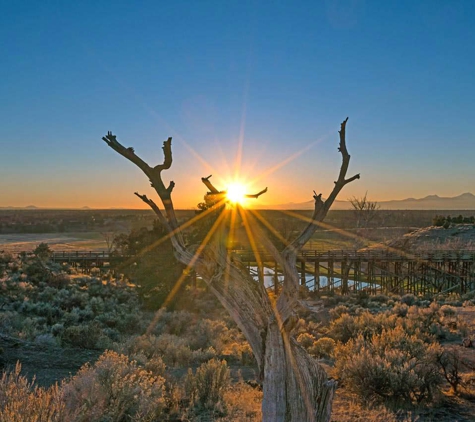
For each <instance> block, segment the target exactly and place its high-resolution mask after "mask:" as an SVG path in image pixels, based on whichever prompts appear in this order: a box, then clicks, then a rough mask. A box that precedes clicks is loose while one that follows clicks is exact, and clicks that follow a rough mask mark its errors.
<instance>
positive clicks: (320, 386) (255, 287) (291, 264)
mask: <svg viewBox="0 0 475 422" xmlns="http://www.w3.org/2000/svg"><path fill="white" fill-rule="evenodd" d="M347 120H348V119H346V120H345V121H344V122H343V123H342V124H341V130H340V132H339V133H340V144H339V148H338V149H339V151H340V153H341V155H342V165H341V168H340V173H339V176H338V179H337V181H336V182H335V186H334V188H333V190H332V192H331V193H330V195H329V197H328V198H327V200H326V201H323V200H322V196H321V194H320V195H317V194H316V193H315V195H314V199H315V209H314V212H313V215H312V218H310V219H309V220H308V225H307V226H306V228H305V229H304V230H303V231H302V232H301V233H300V235H299V236H298V237H297V238H296V239H295V240H294V241H293V242H292V243H290V244H288V245H287V246H286V247H285V249H284V250H283V251H281V252H280V251H278V250H277V249H276V247H275V246H274V245H273V244H272V243H271V242H270V241H269V240H268V239H267V238H266V237H265V236H263V234H262V230H260V229H259V228H258V225H256V227H253V229H255V230H254V233H255V235H256V236H258V237H259V240H260V242H261V243H262V244H263V245H264V246H265V248H266V249H267V251H268V252H269V253H270V254H272V256H273V257H274V259H275V260H276V262H277V263H278V265H279V266H280V267H281V268H282V271H283V274H284V281H283V285H282V289H281V290H280V294H279V296H278V298H277V300H275V299H272V300H271V298H270V297H269V295H268V292H267V289H266V288H265V286H264V284H263V283H260V282H257V281H255V280H254V279H253V278H252V277H251V275H250V274H249V273H248V272H247V269H246V268H245V267H244V266H243V265H242V264H241V263H240V262H239V259H237V258H236V257H234V256H233V255H232V254H230V253H229V251H228V250H227V249H226V243H227V242H226V240H227V236H228V228H229V225H228V224H227V220H228V214H229V213H226V212H225V211H224V208H225V207H224V206H223V204H224V201H225V194H226V192H225V191H219V190H217V189H216V188H215V187H214V186H213V185H212V184H211V182H210V181H209V179H210V176H209V177H206V178H202V181H203V183H204V184H205V185H206V186H207V187H208V189H209V190H210V192H208V194H209V195H210V196H211V197H212V199H213V203H215V202H216V203H217V204H216V205H215V206H214V207H213V208H212V209H211V211H210V210H208V211H210V212H212V210H213V209H214V210H216V209H220V210H221V211H222V212H221V214H220V216H219V217H218V219H217V221H216V223H215V225H214V226H213V227H212V229H211V230H210V233H209V234H208V235H207V237H206V239H205V241H204V242H203V243H202V245H200V246H199V247H198V249H197V250H196V252H194V253H192V252H191V251H190V250H188V249H187V247H186V245H185V243H184V240H183V236H182V234H181V231H180V227H179V224H178V222H177V219H176V215H175V210H174V208H173V203H172V199H171V193H172V190H173V188H174V186H175V183H174V182H170V183H169V185H168V187H165V185H164V183H163V181H162V177H161V172H162V171H163V170H166V169H169V168H170V167H171V165H172V152H171V138H168V140H167V141H165V142H164V145H163V151H164V155H165V159H164V162H163V164H159V165H157V166H155V167H151V166H149V165H148V164H147V163H146V162H145V161H143V160H142V159H141V158H140V157H138V156H137V155H136V154H135V152H134V150H133V148H125V147H124V146H122V145H121V144H120V143H119V142H118V141H117V139H116V137H115V136H114V135H112V133H111V132H108V134H107V136H105V137H104V138H103V140H104V141H105V142H106V143H107V144H108V145H109V146H110V147H111V148H112V149H114V150H115V151H116V152H118V153H119V154H121V155H122V156H124V157H125V158H127V159H128V160H130V161H131V162H133V163H134V164H135V165H137V166H138V167H139V168H140V169H141V170H142V171H143V172H144V173H145V174H146V175H147V176H148V178H149V179H150V182H151V183H152V186H153V188H154V189H155V190H156V192H157V194H158V196H159V197H160V199H161V200H162V204H163V207H164V209H165V215H164V214H163V213H162V211H161V210H160V209H159V207H158V206H157V205H156V204H155V202H154V201H153V200H151V199H149V198H147V197H146V196H145V195H139V194H138V193H136V195H137V196H138V197H139V198H141V199H142V200H143V201H144V202H145V203H147V204H148V205H149V206H150V207H151V208H152V209H153V210H154V211H155V213H156V214H157V216H158V218H159V220H160V221H161V223H162V224H163V225H164V226H165V227H166V228H167V230H168V232H169V236H170V239H171V241H172V244H173V247H174V249H175V254H176V257H177V259H178V260H179V261H180V262H182V263H183V264H185V265H187V266H188V267H189V268H194V269H195V271H196V272H197V273H198V274H199V275H200V276H201V277H202V278H203V280H204V281H205V282H206V283H207V285H208V287H209V289H210V291H211V292H213V293H214V295H215V296H216V297H217V298H218V300H219V301H220V302H221V304H222V305H223V306H224V308H225V309H226V310H227V311H228V312H229V314H230V315H231V317H232V318H233V319H234V321H235V322H236V324H237V325H238V326H239V328H240V329H241V330H242V332H243V334H244V335H245V337H246V339H247V341H248V342H249V345H250V346H251V348H252V351H253V353H254V356H255V358H256V361H257V364H258V367H259V371H260V377H261V379H262V381H263V393H264V395H263V401H262V414H263V421H264V422H278V421H283V422H284V421H285V422H306V421H309V422H327V421H329V420H330V415H331V405H332V399H333V394H334V391H335V389H336V382H335V381H333V380H329V379H328V378H327V375H326V373H325V371H324V370H323V368H322V367H321V366H320V365H319V364H318V363H317V361H316V360H315V359H314V358H313V357H312V356H310V355H309V354H308V353H307V352H306V351H305V350H304V349H303V348H302V347H300V346H299V345H298V343H297V342H296V341H295V339H294V338H293V334H292V330H293V328H294V327H295V324H296V323H297V321H298V316H297V310H298V308H299V307H301V306H305V307H306V304H305V303H304V301H302V300H300V298H299V274H298V270H297V265H296V262H297V256H298V253H299V252H300V250H301V249H302V247H303V246H304V245H305V243H307V242H308V241H309V240H310V238H311V237H312V235H313V234H314V232H315V230H316V228H317V224H318V223H319V222H321V221H322V220H323V219H324V218H325V216H326V214H327V213H328V210H329V209H330V207H331V205H332V204H333V201H334V200H335V199H336V197H337V195H338V193H339V192H340V191H341V189H342V188H343V187H344V186H345V185H346V184H347V183H350V182H352V181H353V180H355V179H359V174H357V175H355V176H353V177H351V178H349V179H346V178H345V177H346V173H347V170H348V165H349V162H350V155H349V154H348V151H347V149H346V139H345V128H346V122H347ZM266 190H267V188H266V189H264V190H262V191H261V192H259V193H258V194H255V195H248V197H252V198H257V197H258V196H259V195H261V194H263V193H265V192H266ZM208 211H204V212H208ZM239 211H240V212H241V213H243V214H242V218H243V221H244V222H245V224H246V222H247V224H248V222H249V219H250V217H249V216H247V215H246V214H245V212H244V210H239ZM248 217H249V218H248ZM181 281H182V280H181V279H180V280H178V281H177V283H178V284H179V283H181Z"/></svg>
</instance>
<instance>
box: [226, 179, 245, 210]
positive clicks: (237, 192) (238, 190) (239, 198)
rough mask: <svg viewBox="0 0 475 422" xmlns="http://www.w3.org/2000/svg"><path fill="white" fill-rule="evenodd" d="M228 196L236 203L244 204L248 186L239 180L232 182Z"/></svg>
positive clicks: (227, 192)
mask: <svg viewBox="0 0 475 422" xmlns="http://www.w3.org/2000/svg"><path fill="white" fill-rule="evenodd" d="M226 197H227V198H228V199H229V201H231V202H234V203H235V204H241V205H242V204H243V203H244V202H245V200H246V187H245V186H244V185H243V184H242V183H239V182H235V183H232V184H230V185H229V186H228V189H227V191H226Z"/></svg>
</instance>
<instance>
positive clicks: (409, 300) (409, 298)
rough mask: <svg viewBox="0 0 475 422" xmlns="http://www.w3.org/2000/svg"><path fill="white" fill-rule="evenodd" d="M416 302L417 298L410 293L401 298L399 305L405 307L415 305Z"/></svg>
mask: <svg viewBox="0 0 475 422" xmlns="http://www.w3.org/2000/svg"><path fill="white" fill-rule="evenodd" d="M416 302H417V297H416V296H414V295H413V294H412V293H408V294H405V295H404V296H402V297H401V303H404V304H405V305H407V306H412V305H415V304H416Z"/></svg>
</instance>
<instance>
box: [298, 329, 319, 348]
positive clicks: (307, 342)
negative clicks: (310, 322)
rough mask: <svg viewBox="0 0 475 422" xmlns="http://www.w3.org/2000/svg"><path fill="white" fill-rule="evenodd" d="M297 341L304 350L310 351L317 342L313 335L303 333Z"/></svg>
mask: <svg viewBox="0 0 475 422" xmlns="http://www.w3.org/2000/svg"><path fill="white" fill-rule="evenodd" d="M297 341H298V343H299V344H300V345H301V346H302V347H303V348H304V349H307V350H308V349H309V348H310V347H311V346H312V345H313V343H314V342H315V337H314V336H312V335H311V334H308V333H303V334H300V335H299V336H298V337H297Z"/></svg>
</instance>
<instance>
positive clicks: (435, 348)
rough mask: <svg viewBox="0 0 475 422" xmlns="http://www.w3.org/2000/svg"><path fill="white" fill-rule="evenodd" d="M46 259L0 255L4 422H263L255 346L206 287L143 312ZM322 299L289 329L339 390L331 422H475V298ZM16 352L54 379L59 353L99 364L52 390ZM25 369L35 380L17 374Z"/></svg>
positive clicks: (130, 292) (107, 285)
mask: <svg viewBox="0 0 475 422" xmlns="http://www.w3.org/2000/svg"><path fill="white" fill-rule="evenodd" d="M49 254H50V251H49V248H48V247H47V245H40V246H39V247H38V248H37V249H36V250H35V251H34V252H33V253H29V254H25V253H24V254H20V255H18V256H12V255H10V254H6V253H2V254H1V255H0V272H1V278H0V282H1V285H0V288H1V290H2V298H1V300H2V303H1V311H0V330H1V331H0V335H1V337H0V339H1V342H2V365H3V366H4V368H3V369H4V372H3V375H2V378H1V380H0V421H16V420H22V421H23V420H24V421H30V420H31V421H33V420H45V421H64V420H68V421H85V420H88V421H104V420H108V421H130V420H135V421H156V420H196V421H205V420H206V421H207V420H216V421H234V420H236V421H239V420H242V421H248V420H255V421H258V420H260V418H261V413H260V412H261V410H260V406H261V400H262V390H261V384H260V379H259V374H258V373H257V366H256V364H255V360H254V357H253V354H252V351H251V349H250V347H249V345H248V343H247V342H246V341H245V339H244V337H243V335H242V333H241V332H240V330H239V329H238V328H237V327H236V325H235V324H234V322H233V321H232V320H231V318H230V317H229V316H227V313H226V312H225V310H224V309H223V308H221V307H220V305H219V304H218V302H217V301H216V300H215V299H214V298H213V296H212V295H211V294H210V293H208V292H207V291H206V289H205V287H204V286H201V284H200V283H198V286H197V287H192V286H186V287H184V291H183V293H184V294H183V295H181V296H180V299H177V300H176V302H175V305H174V307H175V308H174V310H166V309H160V310H159V311H156V312H155V311H150V310H149V308H147V307H146V306H145V303H146V300H145V301H144V299H143V298H142V297H141V291H140V289H139V288H138V287H137V286H136V285H134V284H131V283H130V282H129V281H128V280H127V279H126V278H124V277H121V276H114V275H112V273H103V274H101V273H99V272H95V273H94V272H93V274H90V275H84V274H76V273H75V271H74V270H73V269H71V268H68V267H66V266H60V265H58V264H54V263H52V262H50V260H49ZM308 294H309V295H311V294H312V293H310V292H309V293H308ZM313 299H316V298H315V297H313ZM318 299H319V300H320V301H321V303H322V305H324V308H323V311H322V313H321V314H320V315H316V314H314V313H308V314H306V313H303V314H302V315H301V318H300V319H299V320H298V322H297V323H296V325H295V328H294V329H293V330H294V335H295V337H296V339H297V341H298V343H300V345H301V346H302V347H303V348H305V349H306V350H307V351H308V353H309V354H310V355H312V356H313V357H314V358H315V359H317V360H318V361H319V362H320V363H321V364H322V365H324V367H325V368H326V369H327V371H328V372H329V373H330V374H331V375H332V376H333V377H334V378H335V379H336V380H337V382H338V389H337V392H336V398H335V403H334V406H333V413H332V415H333V416H332V420H335V421H337V420H338V421H340V420H347V421H351V420H374V421H376V420H383V419H384V420H394V421H396V420H408V421H409V420H414V419H416V418H418V419H417V420H434V418H440V419H441V420H454V419H451V418H453V417H456V418H457V419H456V420H467V421H468V420H470V417H471V416H470V415H471V414H472V415H473V410H474V409H473V407H474V406H473V400H474V397H475V356H474V349H473V347H470V346H472V345H473V341H474V337H473V336H474V334H475V331H474V328H475V316H474V315H475V294H473V293H472V294H468V295H465V296H463V297H460V296H458V295H446V296H439V297H437V298H423V297H416V296H414V295H411V294H407V295H404V296H402V297H398V296H391V297H390V296H384V295H376V296H369V295H367V294H365V293H364V292H360V293H359V294H357V295H346V296H338V295H329V296H322V297H320V298H318ZM462 343H464V345H465V346H467V347H463V345H462ZM22 348H30V349H32V350H34V351H42V353H44V354H46V356H49V362H47V365H46V366H47V370H48V371H50V372H53V373H54V371H55V365H61V363H62V362H61V359H62V358H61V353H62V351H67V350H88V351H91V349H92V350H93V351H94V352H95V358H93V359H90V361H87V360H84V361H83V362H80V363H79V365H78V366H81V367H80V369H79V370H78V371H77V372H76V373H72V374H71V375H70V376H69V377H61V375H60V373H58V376H57V377H56V379H55V381H56V382H51V380H50V379H49V382H48V381H45V379H43V378H42V374H43V373H44V368H43V370H42V369H41V365H42V364H43V363H45V362H41V361H39V360H37V361H35V360H34V359H35V357H34V356H35V355H34V354H32V355H30V359H33V362H29V361H28V360H22V359H20V360H22V361H21V362H18V363H17V362H16V360H15V357H18V356H21V355H18V354H17V355H16V354H15V353H16V351H17V350H18V349H22ZM78 356H79V354H78ZM36 359H39V358H36ZM76 363H77V362H76ZM32 364H33V365H34V366H35V367H38V374H37V378H34V377H32V376H31V375H32V373H31V371H29V372H30V373H29V374H24V371H22V365H24V366H28V365H32ZM71 369H73V368H71ZM71 372H73V371H71ZM470 412H472V413H470ZM356 415H358V416H356ZM454 415H455V416H454ZM358 417H359V418H363V419H358ZM381 418H383V419H381ZM444 418H445V419H444Z"/></svg>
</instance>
